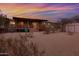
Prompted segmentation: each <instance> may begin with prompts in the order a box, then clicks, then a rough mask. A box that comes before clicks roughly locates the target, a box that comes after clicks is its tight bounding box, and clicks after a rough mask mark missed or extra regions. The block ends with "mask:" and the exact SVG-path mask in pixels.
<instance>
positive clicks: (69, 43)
mask: <svg viewBox="0 0 79 59" xmlns="http://www.w3.org/2000/svg"><path fill="white" fill-rule="evenodd" d="M19 34H21V35H24V33H6V34H1V37H2V36H5V38H6V39H7V38H12V39H13V38H17V40H16V41H15V43H18V42H19V41H23V39H21V40H18V39H19ZM33 35H34V37H33V38H29V40H31V41H32V42H34V43H36V44H37V45H38V47H39V48H38V49H39V51H41V50H44V51H45V55H51V56H53V55H54V56H57V55H58V56H59V55H61V56H63V55H64V56H74V55H76V56H77V55H78V56H79V33H74V34H73V35H68V34H67V33H51V34H43V33H42V32H34V34H33ZM0 42H1V41H0ZM10 47H11V46H10ZM18 49H19V48H18ZM23 50H24V52H23V53H25V51H26V49H23ZM9 51H10V50H9ZM21 51H22V50H21ZM32 51H33V50H32ZM44 51H43V52H42V53H44ZM30 53H31V54H29V55H33V54H32V52H30ZM42 53H38V52H37V54H35V55H44V54H42ZM22 55H23V54H22ZM26 55H27V54H26Z"/></svg>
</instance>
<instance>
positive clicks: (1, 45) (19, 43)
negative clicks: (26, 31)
mask: <svg viewBox="0 0 79 59" xmlns="http://www.w3.org/2000/svg"><path fill="white" fill-rule="evenodd" d="M0 53H7V55H9V56H10V55H11V56H39V55H44V54H45V51H39V47H38V45H37V44H36V43H34V42H33V41H31V40H30V39H29V38H27V36H26V35H19V38H7V39H5V38H4V37H2V38H0Z"/></svg>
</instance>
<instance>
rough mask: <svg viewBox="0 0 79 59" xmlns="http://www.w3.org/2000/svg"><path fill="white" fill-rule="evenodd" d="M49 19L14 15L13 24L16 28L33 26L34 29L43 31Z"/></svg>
mask: <svg viewBox="0 0 79 59" xmlns="http://www.w3.org/2000/svg"><path fill="white" fill-rule="evenodd" d="M47 21H48V20H43V19H30V18H20V17H13V21H11V22H12V23H13V25H15V27H16V28H19V29H21V28H28V27H33V29H34V31H43V30H44V24H45V23H46V22H47Z"/></svg>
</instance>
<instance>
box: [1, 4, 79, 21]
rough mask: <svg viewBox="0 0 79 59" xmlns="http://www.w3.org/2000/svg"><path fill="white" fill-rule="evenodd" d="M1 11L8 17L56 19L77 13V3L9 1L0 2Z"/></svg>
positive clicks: (78, 9) (78, 11) (78, 7)
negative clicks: (6, 2)
mask: <svg viewBox="0 0 79 59" xmlns="http://www.w3.org/2000/svg"><path fill="white" fill-rule="evenodd" d="M0 9H1V12H2V13H4V14H6V15H8V17H13V16H16V17H24V18H37V19H48V20H58V19H59V18H62V17H72V16H74V15H78V14H79V4H77V3H74V4H67V3H65V4H64V3H63V4H62V3H59V4H56V3H49V4H47V3H16V4H15V3H10V4H0Z"/></svg>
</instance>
